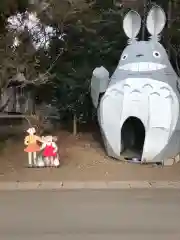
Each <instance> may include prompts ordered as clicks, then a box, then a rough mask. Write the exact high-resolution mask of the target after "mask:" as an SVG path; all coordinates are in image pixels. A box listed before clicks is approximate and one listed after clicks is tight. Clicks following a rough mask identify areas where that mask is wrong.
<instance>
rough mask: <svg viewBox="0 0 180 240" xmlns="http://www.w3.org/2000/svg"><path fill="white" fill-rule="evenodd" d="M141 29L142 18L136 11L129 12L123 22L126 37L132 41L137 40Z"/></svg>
mask: <svg viewBox="0 0 180 240" xmlns="http://www.w3.org/2000/svg"><path fill="white" fill-rule="evenodd" d="M140 28H141V17H140V15H139V14H138V13H137V12H136V11H134V10H131V11H129V12H128V13H127V14H126V15H125V17H124V20H123V29H124V32H125V34H126V36H127V37H128V38H130V39H135V38H136V36H137V35H138V33H139V31H140Z"/></svg>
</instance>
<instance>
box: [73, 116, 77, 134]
mask: <svg viewBox="0 0 180 240" xmlns="http://www.w3.org/2000/svg"><path fill="white" fill-rule="evenodd" d="M73 135H74V136H76V135H77V118H76V114H74V115H73Z"/></svg>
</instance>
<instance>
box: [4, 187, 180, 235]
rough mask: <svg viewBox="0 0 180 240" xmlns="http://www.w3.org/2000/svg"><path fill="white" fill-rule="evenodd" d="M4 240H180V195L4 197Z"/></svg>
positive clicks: (168, 192) (38, 193)
mask: <svg viewBox="0 0 180 240" xmlns="http://www.w3.org/2000/svg"><path fill="white" fill-rule="evenodd" d="M0 213H1V218H0V239H2V240H7V239H8V240H32V239H33V240H36V239H37V240H71V239H72V240H93V239H97V240H120V239H122V240H131V239H133V240H152V239H155V240H156V239H157V240H170V239H172V240H176V239H177V240H179V239H180V191H179V190H176V189H175V190H173V189H169V190H163V189H157V190H152V189H151V190H150V189H147V190H140V189H139V190H138V189H136V190H135V189H132V190H101V191H100V190H97V191H91V190H79V191H77V190H76V191H63V190H61V191H42V190H41V191H1V192H0Z"/></svg>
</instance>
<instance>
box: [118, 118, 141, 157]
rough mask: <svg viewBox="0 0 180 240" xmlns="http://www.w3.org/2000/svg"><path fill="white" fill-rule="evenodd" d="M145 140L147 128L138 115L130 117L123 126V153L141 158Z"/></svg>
mask: <svg viewBox="0 0 180 240" xmlns="http://www.w3.org/2000/svg"><path fill="white" fill-rule="evenodd" d="M144 140H145V128H144V124H143V123H142V121H141V120H140V119H139V118H137V117H129V118H127V119H126V121H125V122H124V124H123V126H122V128H121V146H122V147H121V155H123V156H125V157H138V158H141V156H142V152H143V147H144Z"/></svg>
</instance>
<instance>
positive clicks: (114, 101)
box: [91, 6, 180, 165]
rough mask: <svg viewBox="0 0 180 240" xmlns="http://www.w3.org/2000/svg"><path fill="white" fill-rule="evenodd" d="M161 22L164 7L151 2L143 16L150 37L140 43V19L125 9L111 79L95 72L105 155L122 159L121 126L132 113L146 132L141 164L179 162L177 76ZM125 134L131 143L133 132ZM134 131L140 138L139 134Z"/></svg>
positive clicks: (94, 88) (95, 97)
mask: <svg viewBox="0 0 180 240" xmlns="http://www.w3.org/2000/svg"><path fill="white" fill-rule="evenodd" d="M165 23H166V15H165V13H164V11H163V9H162V8H161V7H159V6H153V7H152V8H151V9H150V11H149V13H148V15H147V19H146V27H147V30H148V32H149V34H150V39H149V40H148V41H138V40H137V39H136V37H137V35H138V33H139V31H140V28H141V17H140V15H139V14H138V13H137V12H136V11H133V10H131V11H129V12H128V13H127V14H126V15H125V17H124V19H123V29H124V32H125V34H126V36H127V37H128V44H127V46H126V47H125V49H124V51H123V52H122V55H121V57H120V60H119V63H118V66H117V68H116V69H115V71H114V73H113V74H112V76H111V77H110V76H109V72H108V71H107V70H106V69H105V68H104V67H99V68H96V69H95V70H94V71H93V75H92V79H91V98H92V102H93V104H94V106H95V107H96V108H97V114H98V121H99V124H100V128H101V132H102V137H103V140H104V144H105V147H106V150H107V154H108V155H109V156H111V157H113V158H116V159H120V157H121V153H122V151H123V148H124V136H123V135H124V134H122V128H123V124H124V123H125V121H127V119H129V118H131V117H134V118H136V119H138V120H139V121H141V122H142V124H143V126H144V130H145V137H144V141H143V147H142V151H141V156H140V160H141V162H142V163H154V162H156V163H157V162H161V163H163V164H164V165H171V164H173V163H174V162H178V161H179V152H180V112H179V103H180V93H179V90H178V89H179V87H178V86H179V85H178V81H179V78H178V75H177V74H176V72H175V70H174V69H173V67H172V65H171V63H170V61H169V59H168V55H167V53H166V50H165V49H164V47H163V46H162V45H161V43H160V42H159V41H160V33H161V32H162V30H163V28H164V26H165ZM100 96H101V97H100ZM129 132H131V129H130V128H129ZM128 134H129V133H128V131H127V138H128V137H129V138H131V142H132V144H133V141H134V140H133V139H134V135H133V134H129V135H128ZM136 135H137V136H136V139H138V132H136Z"/></svg>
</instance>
